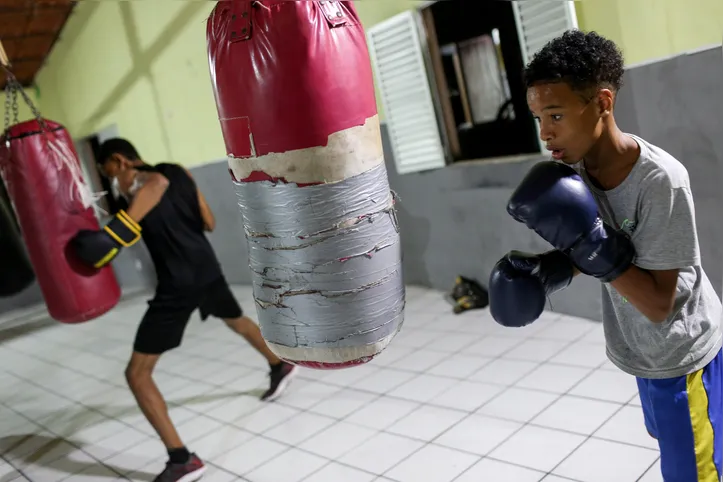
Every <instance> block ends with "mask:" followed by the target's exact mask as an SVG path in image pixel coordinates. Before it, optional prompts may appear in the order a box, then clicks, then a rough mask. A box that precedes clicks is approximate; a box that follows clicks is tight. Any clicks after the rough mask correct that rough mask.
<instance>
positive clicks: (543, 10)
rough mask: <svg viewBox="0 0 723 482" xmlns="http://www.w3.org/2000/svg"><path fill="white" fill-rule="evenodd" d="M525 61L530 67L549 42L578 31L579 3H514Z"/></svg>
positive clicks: (560, 0) (563, 0) (549, 0)
mask: <svg viewBox="0 0 723 482" xmlns="http://www.w3.org/2000/svg"><path fill="white" fill-rule="evenodd" d="M512 9H513V11H514V13H515V22H516V23H517V32H518V34H519V36H520V46H521V47H522V59H523V60H524V62H525V64H527V63H528V62H529V61H530V60H532V57H533V56H534V55H535V53H536V52H537V51H538V50H540V49H541V48H542V47H543V46H544V45H545V44H546V43H547V42H549V41H550V40H552V39H553V38H555V37H559V36H560V35H562V34H563V33H564V32H565V31H566V30H570V29H575V28H577V15H576V13H575V2H572V1H568V0H536V1H532V0H523V1H515V2H512Z"/></svg>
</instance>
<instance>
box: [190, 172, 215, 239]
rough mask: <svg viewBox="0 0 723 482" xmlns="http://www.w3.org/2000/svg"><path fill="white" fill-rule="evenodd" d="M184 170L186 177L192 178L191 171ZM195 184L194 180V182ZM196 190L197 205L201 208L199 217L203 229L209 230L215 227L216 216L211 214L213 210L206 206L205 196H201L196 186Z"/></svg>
mask: <svg viewBox="0 0 723 482" xmlns="http://www.w3.org/2000/svg"><path fill="white" fill-rule="evenodd" d="M183 170H184V171H186V174H187V175H188V177H190V178H191V179H193V176H191V172H190V171H189V170H188V169H186V168H185V167H184V168H183ZM194 184H195V182H194ZM196 192H197V195H198V206H199V208H200V209H201V219H202V220H203V229H204V230H206V231H208V232H211V231H213V230H214V229H215V228H216V218H215V217H214V216H213V211H211V208H210V207H208V203H207V202H206V198H205V197H204V196H203V193H202V192H201V190H200V189H198V187H196Z"/></svg>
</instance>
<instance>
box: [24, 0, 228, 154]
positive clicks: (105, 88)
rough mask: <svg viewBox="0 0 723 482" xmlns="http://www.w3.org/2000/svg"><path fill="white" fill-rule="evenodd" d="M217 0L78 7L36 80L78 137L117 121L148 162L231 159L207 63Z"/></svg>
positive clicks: (50, 111)
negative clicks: (209, 25) (211, 18)
mask: <svg viewBox="0 0 723 482" xmlns="http://www.w3.org/2000/svg"><path fill="white" fill-rule="evenodd" d="M213 6H214V3H213V2H179V1H177V0H152V1H151V0H143V1H137V2H79V3H78V6H77V7H76V12H75V14H74V15H73V16H72V17H71V19H70V20H69V22H68V24H67V25H66V27H65V29H64V33H63V35H62V37H61V40H60V41H59V42H58V44H57V45H56V47H55V49H54V50H53V52H52V54H51V56H50V58H49V60H48V63H47V65H46V66H45V67H44V68H43V70H42V71H41V72H40V74H39V75H38V78H37V83H38V85H39V87H40V91H41V93H42V101H43V102H42V108H43V114H44V115H45V116H46V117H49V118H53V119H58V120H59V121H61V122H63V123H64V124H65V125H66V127H67V128H68V129H69V130H70V132H71V134H72V135H73V136H74V137H83V136H86V135H89V134H92V133H93V132H97V131H98V130H101V129H103V128H106V127H108V126H110V125H113V124H116V125H117V126H118V129H119V131H120V133H121V135H122V136H124V137H127V138H128V139H130V140H131V141H132V142H133V143H134V144H136V147H137V148H138V150H139V151H140V153H141V156H142V157H144V158H145V159H147V160H148V161H149V162H163V161H174V162H179V163H182V164H184V165H186V166H192V165H195V164H199V163H205V162H208V161H211V160H214V159H220V158H223V157H225V149H224V145H223V138H222V136H221V130H220V128H219V123H218V117H217V112H216V106H215V104H214V100H213V91H212V88H211V81H210V77H209V70H208V63H207V58H206V22H205V20H206V18H207V17H208V15H209V13H210V11H211V9H212V8H213Z"/></svg>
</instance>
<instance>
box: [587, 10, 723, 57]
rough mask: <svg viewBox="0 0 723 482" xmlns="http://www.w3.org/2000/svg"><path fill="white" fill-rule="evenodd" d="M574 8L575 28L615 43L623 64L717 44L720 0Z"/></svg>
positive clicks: (722, 13) (722, 31)
mask: <svg viewBox="0 0 723 482" xmlns="http://www.w3.org/2000/svg"><path fill="white" fill-rule="evenodd" d="M575 7H576V9H577V11H578V23H579V26H580V28H581V29H583V30H596V31H598V32H599V33H600V34H602V35H605V36H608V37H609V38H611V39H612V40H615V41H616V42H617V43H618V44H619V45H620V46H621V47H622V49H623V52H624V54H625V60H626V62H627V64H636V63H639V62H644V61H648V60H654V59H658V58H661V57H667V56H670V55H675V54H679V53H682V52H685V51H688V50H693V49H697V48H700V47H704V46H708V45H712V44H720V43H721V42H722V41H723V1H721V0H695V1H694V2H681V1H680V0H584V1H580V2H575Z"/></svg>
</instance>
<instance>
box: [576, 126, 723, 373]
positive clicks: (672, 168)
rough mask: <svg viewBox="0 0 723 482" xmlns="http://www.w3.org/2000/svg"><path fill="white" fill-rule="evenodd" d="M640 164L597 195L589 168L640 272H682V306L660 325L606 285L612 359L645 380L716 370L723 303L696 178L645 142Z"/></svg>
mask: <svg viewBox="0 0 723 482" xmlns="http://www.w3.org/2000/svg"><path fill="white" fill-rule="evenodd" d="M631 137H632V138H633V139H635V140H636V141H637V143H638V145H639V146H640V158H639V159H638V162H636V163H635V166H634V167H633V169H632V171H631V172H630V174H629V175H628V177H627V178H626V179H625V181H623V183H622V184H620V185H619V186H617V187H616V188H614V189H611V190H609V191H602V190H600V189H597V188H596V187H595V186H594V185H593V184H592V183H591V182H590V179H589V178H588V177H587V173H586V172H585V169H584V166H583V163H582V162H581V163H579V164H577V165H576V166H575V167H576V169H577V170H578V172H580V174H581V176H582V178H583V179H584V180H585V182H586V183H587V185H588V187H589V188H590V190H591V191H592V193H593V196H594V197H595V200H596V202H597V205H598V210H599V213H600V216H601V217H602V218H603V219H604V220H605V222H606V223H608V224H609V225H611V226H614V227H615V228H617V229H622V230H623V231H625V232H626V233H628V234H629V235H630V237H631V239H632V241H633V244H634V245H635V250H636V258H635V261H634V263H635V265H636V266H638V267H639V268H642V269H645V270H669V269H679V270H680V271H679V275H678V289H677V293H676V296H675V305H674V307H673V311H672V313H671V314H670V316H669V317H668V319H667V320H666V321H665V322H663V323H653V322H651V321H650V320H648V319H647V318H646V317H645V315H643V314H642V313H640V311H638V309H637V308H635V306H633V304H632V303H630V302H628V301H627V300H626V299H625V298H624V297H623V296H621V295H620V294H619V293H618V292H617V291H616V290H615V288H613V287H612V285H610V284H608V283H603V285H602V307H603V327H604V330H605V340H606V344H607V355H608V358H610V361H612V362H613V363H614V364H615V365H617V366H618V368H620V369H621V370H623V371H624V372H627V373H629V374H631V375H634V376H637V377H642V378H672V377H678V376H683V375H686V374H689V373H692V372H694V371H696V370H699V369H700V368H703V367H704V366H705V365H707V364H708V362H710V361H711V360H712V359H713V358H714V357H715V356H716V354H717V353H718V351H719V350H720V348H721V341H722V339H721V338H722V337H721V334H722V332H721V314H722V313H721V302H720V300H719V298H718V295H717V294H716V292H715V290H714V289H713V286H712V285H711V283H710V281H709V280H708V276H706V274H705V272H704V271H703V268H702V267H701V265H700V249H699V247H698V234H697V231H696V226H695V208H694V206H693V195H692V193H691V191H690V182H689V179H688V171H687V170H686V169H685V167H684V166H683V165H682V164H681V163H680V162H679V161H678V160H676V159H675V158H674V157H673V156H671V155H670V154H668V153H667V152H665V151H664V150H662V149H660V148H659V147H656V146H654V145H652V144H650V143H648V142H646V141H644V140H643V139H641V138H639V137H637V136H632V135H631Z"/></svg>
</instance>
